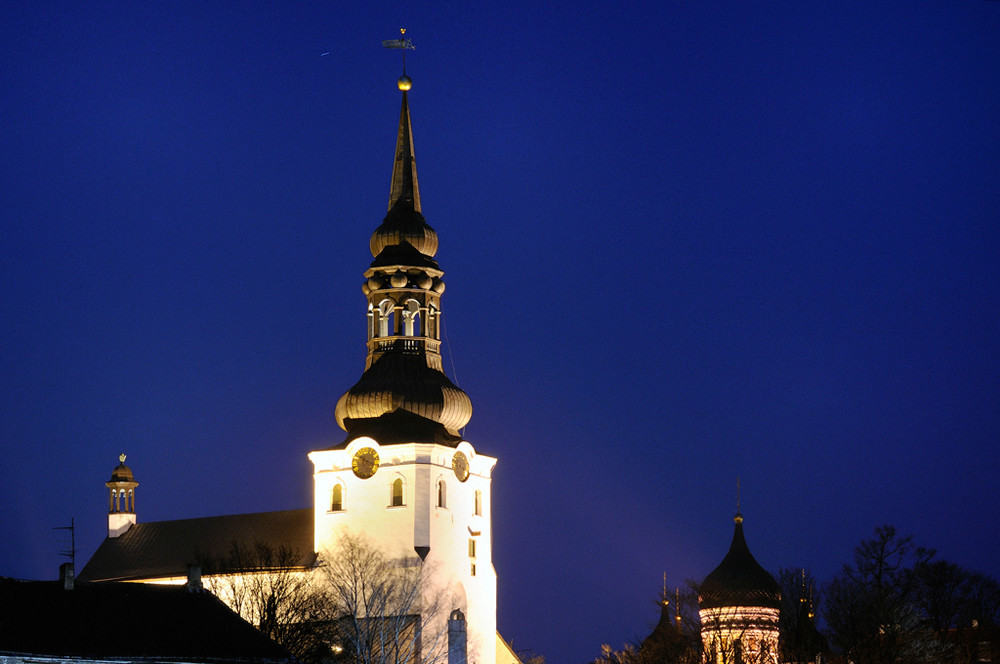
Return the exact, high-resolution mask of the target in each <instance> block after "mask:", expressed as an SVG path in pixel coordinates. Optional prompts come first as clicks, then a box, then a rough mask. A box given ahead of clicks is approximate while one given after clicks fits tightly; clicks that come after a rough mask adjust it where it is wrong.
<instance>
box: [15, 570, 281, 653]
mask: <svg viewBox="0 0 1000 664" xmlns="http://www.w3.org/2000/svg"><path fill="white" fill-rule="evenodd" d="M0 597H2V598H3V601H0V653H17V654H30V655H48V656H56V657H61V658H68V657H72V658H80V659H92V658H101V659H106V658H115V659H119V658H122V659H126V661H136V660H139V661H141V660H145V659H149V660H152V661H163V660H181V661H186V662H220V661H222V662H276V661H282V662H289V661H291V660H292V658H291V655H289V653H288V652H287V651H286V650H285V649H284V648H282V647H281V646H279V645H278V644H277V643H275V642H274V641H272V640H271V639H269V638H267V637H265V636H264V635H263V634H261V633H260V632H258V631H257V630H256V629H255V628H254V627H253V626H252V625H250V624H249V623H247V622H245V621H244V620H243V619H242V618H240V617H239V616H238V615H237V614H235V613H233V612H232V611H231V610H230V609H229V608H228V607H227V606H226V605H225V604H223V603H222V601H220V600H219V599H218V598H217V597H215V596H214V595H212V594H211V593H207V592H191V591H189V590H188V589H187V587H185V586H168V585H154V584H145V583H80V582H77V583H76V584H75V587H74V588H73V589H72V590H66V589H64V588H63V584H62V583H61V582H59V581H20V580H17V579H9V578H3V577H0Z"/></svg>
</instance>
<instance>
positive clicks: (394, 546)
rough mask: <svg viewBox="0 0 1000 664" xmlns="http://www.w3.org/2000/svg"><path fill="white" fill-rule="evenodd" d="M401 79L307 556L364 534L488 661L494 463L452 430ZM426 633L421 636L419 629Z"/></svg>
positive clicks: (479, 659)
mask: <svg viewBox="0 0 1000 664" xmlns="http://www.w3.org/2000/svg"><path fill="white" fill-rule="evenodd" d="M411 84H412V82H411V80H410V79H409V77H407V76H406V75H405V74H404V75H403V76H402V77H400V79H399V82H398V86H399V89H400V90H401V91H402V107H401V109H400V115H399V128H398V134H397V138H396V153H395V160H394V163H393V169H392V184H391V187H390V195H389V206H388V214H387V215H386V217H385V219H384V220H383V221H382V224H381V225H380V226H378V228H376V229H375V232H374V233H373V234H372V236H371V242H370V248H371V253H372V256H373V260H372V262H371V264H370V265H369V267H368V269H367V270H366V271H365V273H364V278H365V281H364V283H363V284H362V292H363V293H364V295H365V297H366V300H367V303H366V304H367V310H366V311H365V313H364V315H365V316H366V322H367V326H366V327H367V352H366V357H365V365H364V372H363V373H362V374H361V378H360V379H359V380H358V382H357V383H356V384H355V385H354V386H353V387H352V388H351V389H349V390H348V391H347V392H346V393H345V394H344V395H343V396H342V397H340V400H339V401H338V402H337V408H336V418H337V423H338V424H339V425H340V426H341V428H343V429H344V431H346V432H347V436H346V438H345V439H344V440H343V441H342V442H341V443H340V444H338V445H335V446H334V447H332V448H330V449H327V450H319V451H315V452H311V453H310V454H309V459H310V460H311V461H312V463H313V465H314V474H313V477H314V485H315V530H314V532H315V550H316V551H317V552H319V553H320V554H321V555H323V554H324V553H326V554H327V555H336V549H337V542H338V537H339V536H340V535H341V534H345V533H351V534H354V535H363V536H364V537H365V538H367V539H368V540H369V541H371V543H372V544H373V545H375V546H377V547H378V548H379V549H381V550H382V551H383V552H384V553H385V554H386V555H388V556H390V557H392V558H395V559H397V560H400V561H401V564H422V565H424V569H425V570H427V571H428V572H429V574H430V575H431V576H430V583H429V586H428V592H433V593H435V596H436V597H438V598H443V599H444V601H445V604H446V606H444V607H441V608H442V609H444V611H443V615H441V616H439V617H437V618H435V619H434V620H435V621H440V625H438V626H436V627H435V629H438V628H439V629H440V631H441V632H442V633H445V634H447V633H450V632H449V629H451V630H452V631H455V630H458V629H459V628H460V626H455V625H451V624H450V623H449V621H448V617H449V616H462V617H463V618H464V620H465V621H466V623H465V636H464V637H463V638H464V639H465V647H466V648H467V653H468V655H467V656H468V661H469V662H476V663H477V664H494V663H495V661H496V643H497V636H496V573H495V572H494V569H493V562H492V533H491V516H490V511H491V506H490V481H491V480H490V477H491V473H492V471H493V467H494V465H495V464H496V459H495V458H492V457H488V456H485V455H483V454H479V453H478V452H477V451H476V449H475V448H474V447H473V446H472V445H471V444H470V443H469V442H468V441H465V440H463V438H462V435H461V433H460V430H461V429H462V427H464V426H465V425H466V424H467V423H468V421H469V418H470V417H471V416H472V402H471V401H470V399H469V397H468V395H467V394H466V393H465V392H463V391H462V390H461V389H460V388H459V387H457V386H456V385H455V384H454V383H452V381H451V380H450V379H449V378H448V377H447V376H446V375H445V374H444V371H443V369H442V363H441V352H440V346H441V317H442V309H441V295H442V293H443V292H444V282H443V281H442V280H441V277H442V276H443V274H444V273H443V272H442V271H441V269H440V267H439V266H438V264H437V261H435V260H434V255H435V253H436V252H437V247H438V237H437V233H436V232H435V231H434V229H433V228H431V227H430V225H428V224H427V222H426V220H425V219H424V216H423V214H422V211H421V205H420V190H419V187H418V183H417V168H416V162H415V159H414V150H413V134H412V128H411V123H410V108H409V101H408V95H407V93H408V91H409V90H410V87H411ZM430 627H431V626H430V625H428V626H427V627H425V631H426V630H427V629H429V628H430Z"/></svg>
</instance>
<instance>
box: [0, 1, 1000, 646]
mask: <svg viewBox="0 0 1000 664" xmlns="http://www.w3.org/2000/svg"><path fill="white" fill-rule="evenodd" d="M616 4H618V3H592V4H590V5H586V4H579V3H576V4H567V5H558V6H557V5H551V4H546V3H539V2H535V1H534V0H533V1H531V2H528V1H526V0H525V1H522V2H511V3H508V4H506V5H503V6H500V5H491V6H481V5H478V6H476V7H475V8H472V5H471V4H470V5H469V8H460V7H452V6H448V5H447V4H445V3H433V2H429V3H428V2H425V3H417V4H412V3H382V2H373V3H333V2H322V3H321V2H303V3H297V5H296V6H294V7H290V8H289V7H284V6H280V3H265V2H260V3H251V2H227V3H186V4H184V3H176V2H110V3H97V6H93V3H84V5H81V4H80V3H70V2H66V3H34V2H6V3H3V4H2V5H0V61H2V62H3V65H2V67H0V119H2V122H0V166H2V168H0V361H2V365H0V444H2V449H3V461H2V466H0V500H2V503H0V504H2V506H3V509H2V510H0V532H3V533H4V535H5V537H4V543H3V544H0V575H7V576H18V577H27V578H54V577H55V574H56V568H57V566H58V564H59V562H60V558H59V557H58V555H57V552H58V550H59V549H60V548H61V547H62V546H63V543H62V542H61V541H60V537H61V535H60V532H59V531H53V530H52V527H54V526H60V525H64V524H66V523H68V522H69V520H70V518H71V517H75V518H76V523H77V526H78V531H77V535H78V539H77V542H78V546H79V549H80V560H81V564H82V561H84V560H86V559H87V558H88V557H89V556H90V554H91V553H92V552H93V550H94V549H95V548H96V546H97V544H98V543H99V542H100V540H101V538H102V537H103V536H104V534H105V509H106V508H105V504H106V503H105V494H104V492H105V488H104V484H103V483H104V482H105V481H106V480H107V478H108V476H109V474H110V471H111V469H112V467H113V466H114V465H115V463H116V459H117V455H118V453H119V452H121V451H123V450H124V451H126V452H127V453H128V454H129V465H130V466H131V467H132V468H133V470H134V471H135V472H136V475H137V477H138V479H139V481H140V482H141V485H140V487H139V490H138V512H139V518H140V520H143V521H149V520H158V519H174V518H183V517H194V516H203V515H212V514H226V513H236V512H253V511H264V510H275V509H285V508H294V507H304V506H307V505H309V504H310V501H311V495H310V489H311V465H310V463H309V462H308V460H307V458H306V454H307V452H309V451H310V450H312V449H316V448H319V447H323V446H327V445H329V444H331V443H332V442H334V441H337V440H340V437H341V433H340V431H339V429H337V428H336V424H335V422H334V418H333V407H334V404H335V402H336V399H337V398H338V397H339V395H340V394H341V393H342V392H343V391H345V390H346V389H347V388H348V387H350V386H351V385H352V384H353V383H354V382H355V380H356V379H357V377H358V376H359V375H360V372H361V370H362V368H363V358H364V333H365V332H364V330H365V316H364V311H365V300H364V297H363V296H362V294H361V281H362V272H363V271H364V269H365V268H366V267H367V265H368V263H369V261H370V260H371V257H370V254H369V253H368V250H367V246H368V237H369V235H370V233H371V232H372V230H373V229H374V228H375V227H376V226H377V225H378V224H379V223H380V221H381V219H382V217H383V215H384V214H385V206H386V203H387V198H388V192H389V177H390V172H391V161H392V156H393V147H394V140H395V131H396V123H397V119H398V112H399V92H398V91H397V90H396V88H395V79H396V77H397V76H398V75H399V73H400V62H399V54H398V52H389V51H384V50H383V49H382V48H381V47H380V45H379V43H380V41H381V40H383V39H390V38H393V37H395V36H396V35H397V34H398V28H399V27H402V26H405V27H407V28H408V33H407V36H409V37H411V38H412V39H413V41H414V43H415V44H416V46H417V50H416V51H414V52H412V53H411V54H410V57H409V58H408V63H407V70H408V73H409V74H410V75H411V76H412V77H413V79H414V88H413V91H412V93H411V96H410V101H411V111H412V117H413V128H414V135H415V144H416V154H417V163H418V166H419V174H420V184H421V195H422V202H423V208H424V213H425V215H426V217H427V219H428V221H429V223H430V224H431V225H432V226H434V228H435V229H436V230H437V231H438V233H439V235H440V238H441V249H440V251H439V253H438V256H437V257H438V260H439V262H440V264H441V266H442V268H443V269H444V270H445V271H446V275H445V280H446V282H447V285H448V290H447V292H446V293H445V296H444V298H443V308H444V312H445V317H446V318H445V320H446V331H447V338H448V341H449V345H448V347H447V348H446V352H447V353H448V357H446V359H445V366H446V367H448V371H449V373H451V374H452V376H453V377H454V378H456V379H457V382H458V383H459V384H460V385H461V386H462V387H463V388H464V389H465V390H466V391H467V392H468V393H469V395H470V396H471V397H472V400H473V404H474V406H475V414H474V416H473V419H472V422H471V424H470V425H469V427H468V428H467V430H466V437H467V438H468V439H469V440H470V441H471V442H472V443H473V445H475V446H476V448H477V449H479V450H482V451H484V452H486V453H489V454H492V455H495V456H497V457H499V464H498V466H497V469H496V473H495V477H494V483H493V486H494V489H493V490H494V520H495V524H494V525H495V542H494V544H495V552H494V556H495V563H496V568H497V572H498V574H499V591H500V609H499V624H500V629H501V632H502V633H503V634H504V636H505V637H507V638H508V639H510V640H512V641H513V644H514V646H515V648H517V649H530V650H532V651H534V652H537V653H541V654H544V655H546V656H547V657H548V659H549V661H550V662H552V663H553V664H563V663H566V664H573V663H579V662H584V661H586V660H588V659H590V658H592V657H593V656H596V655H597V654H598V651H599V647H600V644H601V643H602V642H609V643H612V644H615V645H619V644H620V643H621V642H622V641H624V640H626V639H632V638H637V637H638V638H641V637H642V636H644V634H645V633H646V632H647V631H648V629H649V628H650V626H651V625H652V623H653V622H654V621H655V619H656V611H657V610H656V607H655V606H654V605H653V603H652V601H653V599H654V598H655V596H656V594H657V592H658V589H659V588H660V583H661V574H662V573H663V572H664V571H666V573H667V575H668V577H669V579H670V582H671V584H680V583H682V582H683V581H684V579H686V578H696V579H700V578H702V577H704V575H705V574H707V573H708V572H709V571H711V569H712V568H713V567H714V566H715V565H716V564H717V563H718V562H719V561H720V560H721V558H722V556H723V555H724V553H725V551H726V548H727V546H728V544H729V539H730V536H731V532H732V520H731V518H732V515H733V512H734V509H735V486H736V478H737V476H739V477H741V478H742V484H743V511H744V514H745V515H746V532H747V538H748V541H749V544H750V547H751V549H752V550H753V552H754V553H755V554H756V556H757V558H758V560H759V561H760V562H761V563H762V564H763V565H765V566H766V567H768V568H769V569H776V568H778V567H783V566H804V567H807V568H809V569H811V570H812V572H813V574H814V575H815V576H816V577H817V578H819V579H821V580H825V579H828V578H829V577H830V576H832V574H834V573H835V572H836V571H837V569H838V568H839V567H840V565H841V564H842V563H845V562H848V561H849V560H850V555H851V549H852V548H853V547H854V545H855V544H856V543H857V542H858V541H859V540H860V539H861V538H862V537H865V536H868V535H870V534H871V533H872V531H873V529H874V528H875V526H877V525H880V524H883V523H891V524H893V525H895V526H896V527H897V528H898V529H899V530H900V531H902V532H903V533H911V534H913V535H914V536H915V538H916V540H917V542H918V543H920V544H923V545H925V546H931V547H936V548H937V549H938V550H939V552H940V555H942V556H943V557H946V558H948V559H951V560H954V561H955V562H958V563H960V564H963V565H967V566H969V567H971V568H974V569H979V570H982V571H986V572H988V573H991V574H993V575H1000V563H998V558H997V553H996V552H997V551H998V550H1000V529H998V528H997V525H996V515H997V512H998V509H1000V498H998V489H997V479H996V474H997V468H998V467H1000V451H998V449H1000V445H998V443H1000V223H998V222H1000V66H998V63H1000V39H998V35H1000V3H997V2H984V1H979V0H975V1H962V2H948V3H945V2H938V3H871V2H837V3H825V2H799V3H787V2H775V3H762V2H752V3H747V2H727V3H718V2H707V3H684V4H675V3H668V2H663V3H641V4H645V5H647V6H640V3H637V4H635V5H632V6H630V7H624V8H623V7H618V6H615V5H616ZM887 4H888V6H886V5H887ZM85 5H86V6H85ZM362 5H363V6H364V7H363V8H362ZM326 52H329V55H322V54H323V53H326ZM452 361H453V362H454V371H452V369H451V367H452Z"/></svg>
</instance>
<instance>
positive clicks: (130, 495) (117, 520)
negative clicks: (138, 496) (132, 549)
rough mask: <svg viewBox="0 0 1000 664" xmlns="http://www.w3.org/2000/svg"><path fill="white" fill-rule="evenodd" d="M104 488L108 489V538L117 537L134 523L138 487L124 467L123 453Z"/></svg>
mask: <svg viewBox="0 0 1000 664" xmlns="http://www.w3.org/2000/svg"><path fill="white" fill-rule="evenodd" d="M104 486H106V487H108V537H118V536H119V535H122V534H124V533H125V531H126V530H128V529H129V528H130V527H131V526H132V524H134V523H135V488H136V487H137V486H139V483H138V482H136V481H135V476H134V475H132V469H130V468H129V467H128V466H126V465H125V453H124V452H123V453H122V454H121V455H120V456H119V457H118V465H117V466H115V469H114V470H113V471H111V479H110V480H108V481H107V482H105V483H104Z"/></svg>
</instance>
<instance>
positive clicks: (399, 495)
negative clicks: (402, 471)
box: [389, 478, 403, 507]
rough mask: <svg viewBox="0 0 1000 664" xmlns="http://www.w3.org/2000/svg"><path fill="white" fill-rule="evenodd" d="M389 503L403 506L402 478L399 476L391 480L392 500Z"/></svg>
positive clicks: (393, 505) (394, 505)
mask: <svg viewBox="0 0 1000 664" xmlns="http://www.w3.org/2000/svg"><path fill="white" fill-rule="evenodd" d="M389 505H390V506H392V507H402V506H403V480H401V479H399V478H397V479H394V480H393V481H392V500H391V502H390V503H389Z"/></svg>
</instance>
